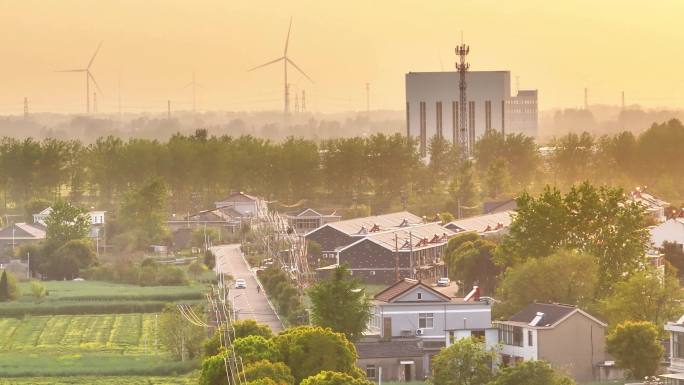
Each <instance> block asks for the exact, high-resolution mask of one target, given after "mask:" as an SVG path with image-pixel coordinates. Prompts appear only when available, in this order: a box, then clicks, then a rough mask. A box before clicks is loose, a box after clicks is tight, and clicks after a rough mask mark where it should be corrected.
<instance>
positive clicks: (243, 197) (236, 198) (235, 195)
mask: <svg viewBox="0 0 684 385" xmlns="http://www.w3.org/2000/svg"><path fill="white" fill-rule="evenodd" d="M257 200H258V199H257V198H256V197H254V196H251V195H248V194H245V193H243V192H242V191H233V192H232V193H230V195H228V197H227V198H224V199H222V200H221V201H220V202H218V203H223V202H256V201H257Z"/></svg>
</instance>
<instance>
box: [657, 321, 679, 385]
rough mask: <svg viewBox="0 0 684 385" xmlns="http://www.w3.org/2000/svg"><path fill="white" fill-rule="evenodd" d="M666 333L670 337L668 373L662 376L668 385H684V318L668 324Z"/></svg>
mask: <svg viewBox="0 0 684 385" xmlns="http://www.w3.org/2000/svg"><path fill="white" fill-rule="evenodd" d="M665 331H666V332H668V334H669V335H670V341H669V349H668V352H667V353H668V354H667V355H668V356H669V357H670V364H669V366H668V367H667V373H666V374H662V375H660V377H661V378H662V379H663V380H664V381H665V383H666V384H667V385H684V316H682V317H680V318H679V319H678V320H677V321H675V322H668V323H667V324H666V325H665Z"/></svg>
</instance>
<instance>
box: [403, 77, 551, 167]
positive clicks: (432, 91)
mask: <svg viewBox="0 0 684 385" xmlns="http://www.w3.org/2000/svg"><path fill="white" fill-rule="evenodd" d="M466 83H467V91H466V93H467V99H468V105H467V107H466V111H467V114H468V118H467V119H466V120H467V122H468V130H467V131H466V132H468V135H469V137H468V139H467V140H468V141H469V143H470V144H471V147H472V145H473V144H474V143H475V141H476V140H477V138H479V137H480V136H482V135H483V134H484V133H485V132H486V131H488V130H496V131H500V132H504V133H522V134H525V135H528V136H532V137H536V136H537V127H538V113H537V91H536V90H529V91H528V90H525V91H523V90H521V91H519V92H518V95H515V96H511V73H510V72H509V71H469V72H467V73H466ZM458 85H459V75H458V72H409V73H408V74H406V131H407V135H409V136H411V137H414V138H417V139H418V141H419V147H420V152H421V155H422V156H427V153H428V145H429V143H430V139H431V138H432V137H433V136H442V137H444V138H445V139H447V140H449V141H450V142H452V143H453V142H455V143H458V142H459V141H460V138H459V133H460V132H461V131H460V130H459V127H458V125H459V121H460V118H459V116H458V114H459V111H460V110H459V106H458V103H459V102H458V100H459V89H458Z"/></svg>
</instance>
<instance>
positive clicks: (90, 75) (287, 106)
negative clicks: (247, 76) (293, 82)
mask: <svg viewBox="0 0 684 385" xmlns="http://www.w3.org/2000/svg"><path fill="white" fill-rule="evenodd" d="M291 31H292V18H290V26H289V28H288V29H287V37H286V38H285V49H284V51H283V56H281V57H279V58H277V59H274V60H271V61H269V62H267V63H264V64H261V65H259V66H256V67H254V68H250V69H249V70H248V72H251V71H254V70H256V69H259V68H262V67H266V66H269V65H271V64H275V63H278V62H281V61H282V62H283V74H284V94H285V95H284V97H285V100H284V102H285V105H284V112H285V114H286V115H287V114H289V113H290V84H289V83H288V82H287V67H288V65H291V66H293V67H294V68H295V69H296V70H297V71H299V73H301V74H302V75H304V77H306V78H307V79H308V80H309V81H310V82H311V83H313V80H312V79H311V78H310V77H309V75H307V74H306V73H305V72H304V71H303V70H302V69H301V68H299V66H298V65H297V64H295V62H294V61H293V60H292V59H290V57H289V56H288V53H287V49H288V46H289V43H290V32H291ZM102 43H103V42H100V44H98V46H97V48H96V49H95V53H94V54H93V56H92V57H91V58H90V61H89V62H88V65H87V66H86V67H85V68H78V69H68V70H59V71H56V72H82V73H85V78H86V113H90V81H91V80H92V82H93V84H95V87H96V88H97V90H98V91H99V92H100V95H103V94H104V93H103V92H102V89H101V88H100V85H99V84H98V83H97V80H95V76H93V73H92V71H91V67H92V66H93V62H94V61H95V57H97V54H98V52H100V48H101V47H102ZM190 86H192V109H193V112H194V111H195V108H196V95H195V88H196V87H197V86H199V85H198V84H196V83H195V73H194V72H193V73H192V82H191V83H189V84H188V85H187V86H185V87H184V88H187V87H190ZM93 99H94V100H93V102H94V103H97V102H96V101H97V94H94V95H93ZM95 109H97V107H95Z"/></svg>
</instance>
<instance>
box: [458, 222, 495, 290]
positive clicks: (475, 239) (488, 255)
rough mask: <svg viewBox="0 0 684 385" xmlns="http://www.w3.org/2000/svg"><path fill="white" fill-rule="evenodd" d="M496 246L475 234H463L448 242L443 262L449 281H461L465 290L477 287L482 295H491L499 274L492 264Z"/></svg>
mask: <svg viewBox="0 0 684 385" xmlns="http://www.w3.org/2000/svg"><path fill="white" fill-rule="evenodd" d="M495 249H496V244H495V243H494V242H492V241H490V240H487V239H484V238H482V237H480V236H479V235H477V234H475V233H464V234H459V235H457V236H455V237H454V238H452V239H450V240H449V244H448V246H447V250H448V252H447V254H446V255H445V261H446V263H447V266H448V268H449V276H450V277H451V279H454V280H458V281H461V283H462V285H463V286H464V287H465V288H466V290H467V289H468V288H470V287H472V286H473V285H478V286H479V287H480V288H481V290H482V293H483V294H492V292H493V291H494V288H495V286H496V278H497V276H498V275H499V273H500V269H499V267H498V266H497V265H496V264H495V263H494V250H495Z"/></svg>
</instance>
